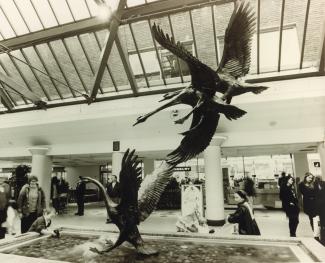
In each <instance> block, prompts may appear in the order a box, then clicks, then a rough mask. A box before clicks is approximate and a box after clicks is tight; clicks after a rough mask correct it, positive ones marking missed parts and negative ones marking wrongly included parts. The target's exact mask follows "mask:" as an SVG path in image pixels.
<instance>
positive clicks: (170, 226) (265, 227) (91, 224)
mask: <svg viewBox="0 0 325 263" xmlns="http://www.w3.org/2000/svg"><path fill="white" fill-rule="evenodd" d="M67 210H68V211H67V213H66V214H63V215H58V216H56V217H55V218H53V227H61V226H62V227H63V226H65V227H72V228H86V229H96V230H97V229H98V230H117V228H116V226H115V225H114V224H106V210H105V207H104V206H103V205H99V204H86V206H85V215H84V216H75V215H74V213H75V212H76V207H75V206H69V207H68V209H67ZM233 211H234V210H232V209H226V210H225V214H226V215H227V214H229V213H232V212H233ZM178 216H180V211H179V210H176V211H175V210H174V211H169V210H167V211H155V212H153V213H152V215H151V216H150V217H149V218H148V219H147V220H145V221H144V222H142V223H141V224H140V227H139V229H140V231H144V232H152V233H167V232H168V233H170V232H176V228H175V223H176V221H177V219H178ZM255 217H256V221H257V223H258V225H259V228H260V230H261V234H262V236H265V237H289V227H288V219H287V218H286V216H285V214H284V212H282V211H281V210H266V209H256V210H255ZM299 220H300V223H299V225H298V229H297V236H298V237H312V236H313V233H312V230H311V227H310V225H309V220H308V217H307V216H306V215H305V214H304V213H300V217H299ZM232 229H233V227H232V225H230V224H226V225H224V226H222V227H217V228H215V230H216V232H215V234H220V235H231V233H232Z"/></svg>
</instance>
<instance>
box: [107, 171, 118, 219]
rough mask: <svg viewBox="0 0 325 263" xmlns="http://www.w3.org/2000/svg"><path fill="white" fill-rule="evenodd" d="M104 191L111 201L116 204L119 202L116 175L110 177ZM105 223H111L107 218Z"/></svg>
mask: <svg viewBox="0 0 325 263" xmlns="http://www.w3.org/2000/svg"><path fill="white" fill-rule="evenodd" d="M106 190H107V194H108V196H109V197H110V198H111V199H112V201H113V202H114V203H117V204H118V203H119V202H120V183H119V182H118V181H117V177H116V175H112V176H111V178H110V182H109V183H108V184H107V188H106ZM106 223H111V219H110V218H107V220H106Z"/></svg>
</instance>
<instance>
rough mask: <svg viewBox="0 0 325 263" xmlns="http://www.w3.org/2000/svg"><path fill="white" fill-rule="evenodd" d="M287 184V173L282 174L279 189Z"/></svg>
mask: <svg viewBox="0 0 325 263" xmlns="http://www.w3.org/2000/svg"><path fill="white" fill-rule="evenodd" d="M285 182H286V172H282V173H281V176H280V178H279V179H278V187H279V188H281V186H282V185H283V184H284V183H285Z"/></svg>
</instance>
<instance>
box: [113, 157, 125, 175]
mask: <svg viewBox="0 0 325 263" xmlns="http://www.w3.org/2000/svg"><path fill="white" fill-rule="evenodd" d="M123 155H124V153H123V152H113V153H112V175H116V176H117V180H118V181H119V180H120V171H121V163H122V158H123Z"/></svg>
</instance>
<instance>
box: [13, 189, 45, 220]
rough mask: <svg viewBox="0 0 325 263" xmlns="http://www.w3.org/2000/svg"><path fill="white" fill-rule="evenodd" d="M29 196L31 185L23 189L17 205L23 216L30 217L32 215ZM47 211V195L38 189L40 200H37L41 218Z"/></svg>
mask: <svg viewBox="0 0 325 263" xmlns="http://www.w3.org/2000/svg"><path fill="white" fill-rule="evenodd" d="M28 196H29V185H28V184H25V185H24V186H23V188H22V189H21V190H20V193H19V196H18V200H17V204H18V211H19V212H21V213H22V214H23V216H25V217H26V216H28V215H29V214H30V211H29V204H28ZM44 209H45V194H44V191H43V189H42V188H40V187H38V198H37V206H36V210H37V215H38V216H41V215H42V214H43V210H44Z"/></svg>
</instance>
